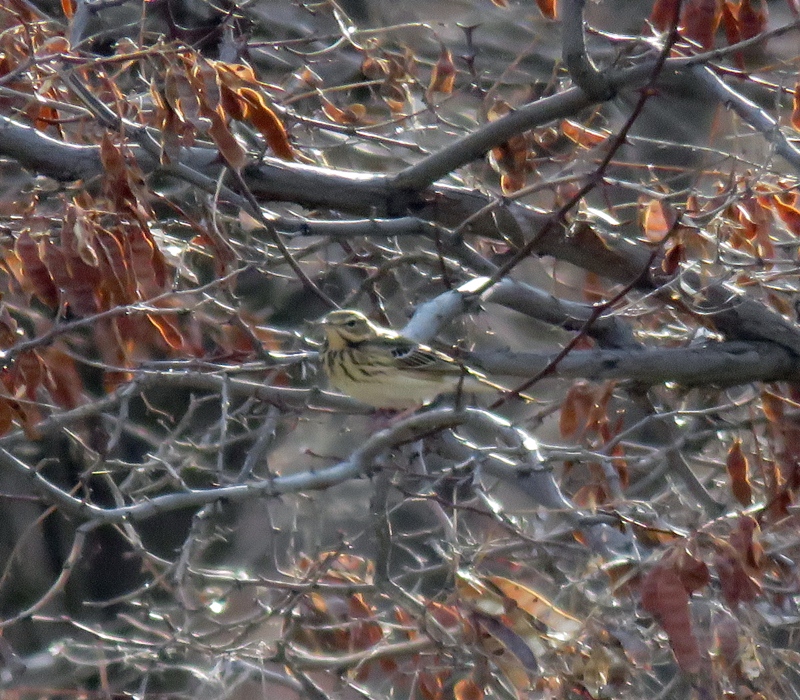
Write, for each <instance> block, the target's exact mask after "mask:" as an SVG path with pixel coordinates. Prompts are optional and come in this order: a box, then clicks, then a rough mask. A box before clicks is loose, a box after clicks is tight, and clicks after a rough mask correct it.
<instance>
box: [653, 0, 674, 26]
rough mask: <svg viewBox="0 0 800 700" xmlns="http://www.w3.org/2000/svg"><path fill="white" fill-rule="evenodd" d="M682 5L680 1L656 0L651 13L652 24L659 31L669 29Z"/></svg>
mask: <svg viewBox="0 0 800 700" xmlns="http://www.w3.org/2000/svg"><path fill="white" fill-rule="evenodd" d="M679 5H680V0H656V2H655V3H653V9H652V11H651V12H650V24H652V25H653V27H654V28H655V29H656V30H657V31H659V32H663V31H664V30H666V29H669V27H670V25H671V24H672V21H673V19H674V17H675V13H676V12H677V10H678V7H679Z"/></svg>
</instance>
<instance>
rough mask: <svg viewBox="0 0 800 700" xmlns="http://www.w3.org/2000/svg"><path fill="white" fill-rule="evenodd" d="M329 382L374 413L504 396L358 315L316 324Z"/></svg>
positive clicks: (341, 314)
mask: <svg viewBox="0 0 800 700" xmlns="http://www.w3.org/2000/svg"><path fill="white" fill-rule="evenodd" d="M320 325H321V326H322V328H323V330H324V332H325V341H324V343H323V347H322V350H321V352H320V358H321V362H322V367H323V369H324V371H325V374H326V375H327V377H328V381H329V382H330V384H331V386H333V387H334V388H335V389H337V390H338V391H341V392H342V393H343V394H347V395H348V396H350V397H352V398H354V399H357V400H359V401H362V402H363V403H366V404H369V405H370V406H372V407H373V408H378V409H389V410H407V409H410V408H419V407H420V406H422V405H424V404H426V403H429V402H430V401H432V400H433V399H435V398H436V397H437V396H439V395H440V394H444V393H451V392H456V393H458V394H461V393H462V392H463V393H475V392H485V391H508V390H507V389H505V388H504V387H501V386H498V385H497V384H493V383H492V382H490V381H489V380H488V379H486V377H484V376H483V374H481V373H480V372H479V371H478V370H476V369H474V368H472V367H467V366H466V365H464V364H463V363H462V362H459V361H457V360H456V359H454V358H453V357H451V356H450V355H448V354H447V353H444V352H441V351H439V350H435V349H433V348H431V347H428V346H427V345H423V344H421V343H417V342H416V341H414V340H411V339H409V338H405V337H403V336H402V335H401V334H400V333H398V332H397V331H394V330H392V329H391V328H385V327H383V326H379V325H377V324H375V323H373V322H372V321H370V320H369V319H368V318H367V317H366V316H365V315H364V314H363V313H361V312H360V311H355V310H352V309H339V310H336V311H331V312H329V313H328V314H327V315H326V316H324V317H323V319H322V320H321V321H320Z"/></svg>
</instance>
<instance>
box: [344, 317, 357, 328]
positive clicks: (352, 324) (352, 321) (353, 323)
mask: <svg viewBox="0 0 800 700" xmlns="http://www.w3.org/2000/svg"><path fill="white" fill-rule="evenodd" d="M344 325H345V326H347V327H348V328H355V327H356V325H358V321H356V320H355V319H354V318H353V319H350V320H349V321H348V322H347V323H345V324H344Z"/></svg>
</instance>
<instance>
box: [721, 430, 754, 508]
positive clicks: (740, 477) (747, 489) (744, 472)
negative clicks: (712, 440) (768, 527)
mask: <svg viewBox="0 0 800 700" xmlns="http://www.w3.org/2000/svg"><path fill="white" fill-rule="evenodd" d="M725 465H726V467H727V469H728V476H729V477H730V480H731V491H733V495H734V497H735V498H736V500H737V501H739V503H741V504H742V505H743V506H749V505H750V504H751V503H752V502H753V490H752V487H751V486H750V480H749V474H748V472H749V466H748V463H747V457H746V456H745V454H744V452H743V451H742V441H741V440H739V439H738V438H737V439H736V440H734V441H733V445H731V448H730V449H729V450H728V456H727V459H726V461H725Z"/></svg>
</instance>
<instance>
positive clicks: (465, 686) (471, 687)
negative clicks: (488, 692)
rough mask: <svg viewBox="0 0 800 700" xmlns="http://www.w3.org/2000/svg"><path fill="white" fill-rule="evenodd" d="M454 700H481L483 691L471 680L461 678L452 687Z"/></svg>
mask: <svg viewBox="0 0 800 700" xmlns="http://www.w3.org/2000/svg"><path fill="white" fill-rule="evenodd" d="M453 697H454V698H455V700H483V697H484V693H483V689H482V688H481V687H480V686H479V685H478V684H477V683H476V682H475V681H474V680H472V679H471V678H462V679H461V680H460V681H458V682H457V683H456V684H455V685H454V686H453Z"/></svg>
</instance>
